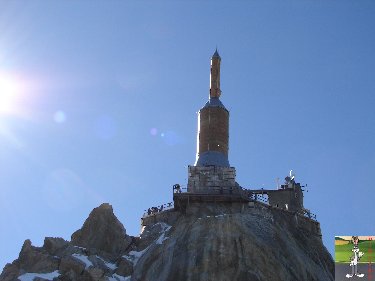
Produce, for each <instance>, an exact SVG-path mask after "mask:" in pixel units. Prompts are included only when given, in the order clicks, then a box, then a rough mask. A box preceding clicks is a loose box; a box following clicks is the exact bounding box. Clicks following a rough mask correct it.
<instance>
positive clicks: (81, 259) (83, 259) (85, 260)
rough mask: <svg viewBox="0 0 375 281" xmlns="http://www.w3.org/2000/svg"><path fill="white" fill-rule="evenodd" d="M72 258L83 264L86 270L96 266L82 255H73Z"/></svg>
mask: <svg viewBox="0 0 375 281" xmlns="http://www.w3.org/2000/svg"><path fill="white" fill-rule="evenodd" d="M72 257H73V258H76V259H78V260H80V261H81V262H83V263H84V264H85V266H86V269H87V268H89V267H90V266H94V265H93V264H92V262H91V261H90V260H89V259H88V257H87V256H84V255H80V254H72Z"/></svg>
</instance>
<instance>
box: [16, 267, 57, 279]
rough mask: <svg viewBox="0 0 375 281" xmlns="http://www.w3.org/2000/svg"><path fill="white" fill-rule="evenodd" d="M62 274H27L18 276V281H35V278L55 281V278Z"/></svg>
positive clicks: (55, 272)
mask: <svg viewBox="0 0 375 281" xmlns="http://www.w3.org/2000/svg"><path fill="white" fill-rule="evenodd" d="M59 276H60V273H59V271H58V270H55V271H54V272H49V273H25V274H22V275H20V276H18V280H20V281H33V280H34V278H43V279H46V280H53V278H56V277H59Z"/></svg>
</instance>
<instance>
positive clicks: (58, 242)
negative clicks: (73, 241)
mask: <svg viewBox="0 0 375 281" xmlns="http://www.w3.org/2000/svg"><path fill="white" fill-rule="evenodd" d="M68 246H69V242H68V241H66V240H64V239H63V238H56V237H46V238H45V239H44V244H43V248H44V249H45V250H46V251H47V252H48V253H49V254H50V255H53V256H61V255H62V253H63V252H64V250H65V249H66V248H67V247H68Z"/></svg>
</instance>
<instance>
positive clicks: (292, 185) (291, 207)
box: [267, 180, 304, 212]
mask: <svg viewBox="0 0 375 281" xmlns="http://www.w3.org/2000/svg"><path fill="white" fill-rule="evenodd" d="M267 194H268V201H269V204H270V205H271V206H274V207H278V208H282V209H285V210H288V211H291V212H301V211H303V210H304V207H303V193H302V188H301V185H300V184H299V183H296V182H295V181H294V180H291V181H290V182H289V183H287V184H285V185H282V186H281V189H278V190H268V191H267Z"/></svg>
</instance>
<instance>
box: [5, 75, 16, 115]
mask: <svg viewBox="0 0 375 281" xmlns="http://www.w3.org/2000/svg"><path fill="white" fill-rule="evenodd" d="M18 93H19V85H17V83H16V81H15V80H13V79H11V78H10V77H5V76H3V75H0V113H12V112H13V111H14V110H15V108H14V106H15V101H16V98H17V95H18Z"/></svg>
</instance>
